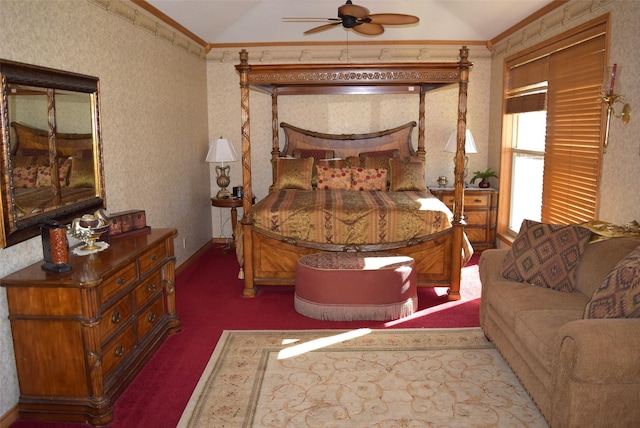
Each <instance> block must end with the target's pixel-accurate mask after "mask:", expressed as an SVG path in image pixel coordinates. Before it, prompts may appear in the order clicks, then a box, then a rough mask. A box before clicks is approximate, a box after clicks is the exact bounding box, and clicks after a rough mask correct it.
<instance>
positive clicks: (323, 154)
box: [293, 149, 335, 160]
mask: <svg viewBox="0 0 640 428" xmlns="http://www.w3.org/2000/svg"><path fill="white" fill-rule="evenodd" d="M293 157H296V158H314V159H316V160H320V159H331V158H333V157H335V155H334V151H333V150H324V149H297V150H295V151H294V152H293Z"/></svg>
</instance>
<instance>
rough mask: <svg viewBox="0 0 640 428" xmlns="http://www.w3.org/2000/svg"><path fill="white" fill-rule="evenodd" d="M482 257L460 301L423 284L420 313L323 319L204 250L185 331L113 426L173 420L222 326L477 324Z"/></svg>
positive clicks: (119, 408) (185, 300) (187, 299)
mask: <svg viewBox="0 0 640 428" xmlns="http://www.w3.org/2000/svg"><path fill="white" fill-rule="evenodd" d="M477 261H478V256H477V255H474V256H473V258H472V259H471V261H470V263H469V264H468V265H467V266H466V267H465V268H464V270H463V275H462V285H461V294H462V300H460V301H457V302H448V301H447V297H446V289H442V288H436V289H432V288H420V289H419V291H418V302H419V307H418V312H417V313H416V314H414V315H413V316H412V317H409V318H403V319H401V320H398V321H392V322H381V321H345V322H336V321H318V320H314V319H311V318H307V317H304V316H302V315H299V314H298V313H297V312H295V310H294V308H293V287H266V286H265V287H260V288H259V289H258V297H257V298H255V299H247V298H243V297H242V281H241V280H239V279H237V274H238V265H237V262H236V259H235V254H233V253H224V252H223V251H222V250H221V248H220V247H213V248H211V249H209V250H208V251H206V252H205V253H204V254H203V255H202V256H201V257H199V258H198V259H197V260H196V261H195V262H194V263H192V264H191V265H190V266H189V267H187V268H186V269H185V270H184V271H182V272H181V273H180V275H178V277H177V281H176V282H177V285H176V289H177V290H176V300H177V312H178V314H179V316H180V319H181V320H182V331H181V332H180V333H178V334H174V335H172V336H169V338H168V339H167V340H166V341H165V343H164V344H163V345H162V346H161V347H160V349H159V350H158V352H157V353H156V354H155V355H154V356H153V357H152V358H151V360H150V361H149V363H148V364H147V365H146V366H145V368H144V369H143V370H142V371H141V372H140V374H139V375H138V377H137V378H136V379H135V380H134V381H133V383H132V384H131V385H130V386H129V388H127V390H126V391H125V392H124V394H122V395H121V396H120V398H119V399H118V401H117V402H116V405H115V410H114V413H115V417H114V421H113V422H112V423H111V424H110V425H108V426H109V427H110V428H134V427H140V428H172V427H175V425H176V424H177V422H178V420H179V419H180V416H181V415H182V411H183V409H184V407H185V406H186V404H187V401H188V400H189V397H190V396H191V392H192V391H193V388H194V387H195V385H196V383H197V382H198V379H199V378H200V375H201V373H202V371H203V370H204V367H205V366H206V364H207V362H208V361H209V358H210V356H211V353H212V352H213V349H214V348H215V345H216V343H217V341H218V338H219V337H220V335H221V334H222V331H223V330H287V329H289V330H305V329H331V328H335V329H352V328H361V327H369V328H447V327H478V326H479V325H480V322H479V314H478V310H479V306H480V300H479V298H480V281H479V279H478V266H477ZM84 426H87V425H83V424H63V423H35V422H26V421H18V422H15V423H14V424H12V425H11V428H45V427H47V428H78V427H84Z"/></svg>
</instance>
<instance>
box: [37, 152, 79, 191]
mask: <svg viewBox="0 0 640 428" xmlns="http://www.w3.org/2000/svg"><path fill="white" fill-rule="evenodd" d="M59 162H60V166H58V181H59V182H60V187H65V186H66V185H67V176H68V175H69V170H70V169H71V159H60V160H59ZM36 187H51V167H49V166H39V167H38V175H37V177H36Z"/></svg>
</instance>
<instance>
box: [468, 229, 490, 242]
mask: <svg viewBox="0 0 640 428" xmlns="http://www.w3.org/2000/svg"><path fill="white" fill-rule="evenodd" d="M464 231H465V233H466V234H467V237H468V238H469V241H471V243H474V242H485V241H486V240H487V229H485V228H483V229H476V228H473V227H466V228H465V229H464Z"/></svg>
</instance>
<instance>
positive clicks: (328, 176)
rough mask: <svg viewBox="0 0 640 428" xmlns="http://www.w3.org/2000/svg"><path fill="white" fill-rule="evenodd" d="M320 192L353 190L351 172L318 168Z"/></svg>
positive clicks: (345, 169)
mask: <svg viewBox="0 0 640 428" xmlns="http://www.w3.org/2000/svg"><path fill="white" fill-rule="evenodd" d="M317 168H318V190H328V189H336V190H349V189H351V170H349V169H348V168H329V167H326V166H318V167H317Z"/></svg>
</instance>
